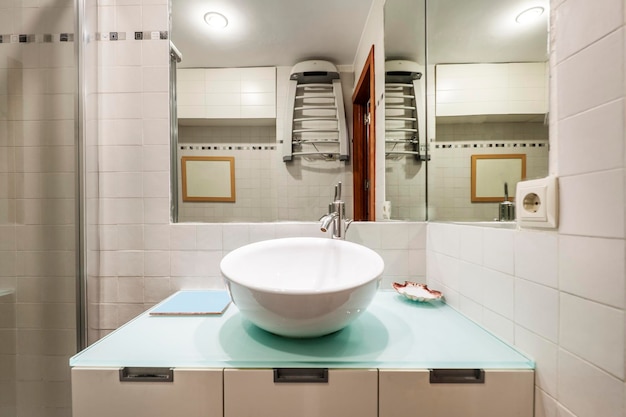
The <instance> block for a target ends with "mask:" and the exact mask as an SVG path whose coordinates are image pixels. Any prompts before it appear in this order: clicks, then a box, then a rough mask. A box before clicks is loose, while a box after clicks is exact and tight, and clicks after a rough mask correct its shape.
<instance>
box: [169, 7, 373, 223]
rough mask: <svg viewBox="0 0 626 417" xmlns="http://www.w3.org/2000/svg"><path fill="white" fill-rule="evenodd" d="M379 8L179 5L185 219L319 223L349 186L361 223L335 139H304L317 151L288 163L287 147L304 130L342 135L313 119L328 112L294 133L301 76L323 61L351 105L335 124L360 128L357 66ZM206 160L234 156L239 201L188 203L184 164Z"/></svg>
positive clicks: (179, 188) (175, 156)
mask: <svg viewBox="0 0 626 417" xmlns="http://www.w3.org/2000/svg"><path fill="white" fill-rule="evenodd" d="M371 4H372V1H371V0H367V1H363V0H342V1H341V2H336V1H334V0H318V1H316V2H285V1H284V0H264V1H262V2H261V1H257V0H230V1H228V2H225V1H220V0H214V1H206V0H203V1H200V0H185V1H172V2H171V17H172V27H171V39H172V42H173V44H174V45H175V47H176V49H177V50H178V51H180V55H182V59H181V60H180V62H177V63H176V68H177V70H176V78H177V80H176V82H175V83H173V86H172V87H175V92H176V94H175V96H176V101H177V104H176V106H175V110H176V111H177V113H178V114H177V124H176V126H175V127H174V129H173V131H176V130H177V132H176V133H177V143H176V146H174V147H173V148H174V149H172V166H177V170H176V173H177V174H178V175H177V177H176V178H173V181H172V183H173V189H174V191H173V195H177V201H176V203H177V204H176V205H175V206H176V210H174V212H175V213H177V214H176V215H175V216H174V217H177V219H178V221H180V222H257V221H290V220H293V221H300V220H306V221H317V220H318V219H319V218H320V217H321V216H322V215H323V214H325V213H327V211H328V204H329V203H330V202H331V201H332V199H333V193H334V187H335V185H336V184H337V183H339V182H341V183H342V184H343V198H344V200H345V201H346V215H347V216H348V217H352V195H353V192H352V188H353V187H352V163H351V159H347V160H346V158H345V153H346V152H345V151H344V148H343V147H342V148H341V150H340V151H339V152H334V151H329V150H327V149H330V145H332V143H331V142H332V141H333V140H335V139H333V137H332V136H329V135H330V134H329V133H328V132H323V133H320V134H319V135H318V134H317V133H310V131H309V132H306V135H300V132H297V133H298V137H297V140H298V143H297V145H298V146H301V147H303V148H304V147H305V145H306V146H308V148H307V155H296V152H294V155H296V156H294V157H293V158H284V155H285V151H284V149H283V147H284V146H283V143H284V141H285V140H291V139H292V137H293V138H296V132H295V130H303V129H309V130H310V129H311V128H312V127H313V128H316V129H317V130H318V131H321V130H332V129H337V127H336V126H330V125H329V124H328V123H331V122H329V121H328V120H323V121H321V120H320V121H318V122H316V121H311V120H310V118H311V117H316V118H319V119H322V118H325V117H326V114H327V113H319V112H321V111H322V110H307V111H305V112H304V116H306V117H309V120H308V121H307V122H306V123H308V124H305V125H304V126H299V127H298V129H296V127H294V128H293V129H294V131H293V132H287V131H286V128H285V127H284V124H285V121H284V120H285V117H286V110H287V108H288V104H289V100H290V99H292V97H291V95H290V91H289V86H290V76H291V75H292V69H293V68H294V66H295V65H296V64H298V63H301V62H304V61H310V60H319V61H322V60H323V61H327V62H329V63H331V64H332V65H333V66H334V67H335V68H336V71H337V74H338V77H339V84H340V85H339V87H342V88H339V89H338V88H334V91H339V93H333V94H334V95H335V97H332V98H333V102H335V101H339V99H341V101H343V102H344V106H343V107H344V109H345V115H341V116H340V117H339V118H338V119H337V120H335V125H341V123H340V122H341V120H339V119H345V120H347V121H348V123H347V124H346V123H345V120H344V123H343V126H346V125H347V126H348V130H350V129H351V124H352V123H351V121H352V109H351V103H352V97H351V95H352V91H353V88H354V78H355V75H354V68H353V65H354V61H355V55H356V52H357V49H358V47H359V41H360V39H361V35H362V33H363V30H364V27H365V24H366V20H367V17H368V13H369V11H370V8H371ZM209 12H217V13H219V14H221V15H223V16H224V17H225V21H224V20H223V19H222V20H221V22H222V24H221V26H224V23H226V26H225V27H222V28H216V27H211V26H209V25H208V23H211V22H213V21H215V19H214V18H213V17H211V15H209V16H208V18H207V19H205V16H206V15H207V13H209ZM213 16H215V15H213ZM314 70H315V69H314ZM307 71H308V72H310V71H311V70H307ZM358 71H360V69H358ZM316 88H317V87H316ZM313 89H314V90H315V88H313ZM322 93H323V94H326V93H327V91H321V90H319V91H317V90H316V91H311V89H310V88H307V94H309V97H308V98H307V99H306V100H304V101H306V103H305V104H308V105H310V106H312V105H318V106H322V105H324V106H326V105H327V103H328V100H326V99H324V98H321V97H320V98H315V97H312V96H314V95H316V94H317V95H319V96H321V95H322ZM297 94H299V93H297ZM297 100H300V101H297V102H296V103H299V104H296V107H302V102H303V99H300V98H298V99H297ZM316 100H317V101H316ZM325 100H326V101H325ZM291 104H293V103H291ZM296 111H300V110H296ZM316 111H318V113H315V112H316ZM294 114H296V113H292V115H294ZM302 114H303V112H302V111H300V113H298V115H296V116H292V117H294V119H299V118H302ZM294 122H295V123H298V122H297V121H296V120H294ZM295 123H294V124H293V126H295ZM311 123H313V124H315V123H318V124H317V125H315V126H312V125H311ZM344 128H345V127H344ZM349 133H350V132H348V134H349ZM307 135H308V136H307ZM320 135H321V136H320ZM348 137H351V136H348ZM304 142H306V144H305V143H304ZM308 153H315V154H308ZM200 156H202V157H232V158H234V164H233V165H234V171H235V174H234V181H233V182H234V183H235V184H236V198H235V201H228V202H225V201H222V202H215V201H183V185H184V184H182V183H181V180H182V178H181V177H182V176H181V160H182V158H183V157H185V158H189V157H200ZM290 156H291V154H290ZM187 180H189V179H187ZM192 180H193V179H192ZM216 186H220V184H216Z"/></svg>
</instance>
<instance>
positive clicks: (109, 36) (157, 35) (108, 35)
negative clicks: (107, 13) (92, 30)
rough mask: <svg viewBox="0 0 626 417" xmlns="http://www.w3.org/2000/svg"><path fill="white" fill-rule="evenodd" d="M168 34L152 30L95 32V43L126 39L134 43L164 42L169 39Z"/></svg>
mask: <svg viewBox="0 0 626 417" xmlns="http://www.w3.org/2000/svg"><path fill="white" fill-rule="evenodd" d="M169 36H170V34H169V32H168V31H167V30H152V31H138V32H128V33H127V32H97V33H96V40H97V41H125V40H127V39H134V40H136V41H150V40H153V41H154V40H166V39H169Z"/></svg>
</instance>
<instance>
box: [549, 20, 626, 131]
mask: <svg viewBox="0 0 626 417" xmlns="http://www.w3.org/2000/svg"><path fill="white" fill-rule="evenodd" d="M623 43H624V41H623V31H622V30H618V31H615V32H613V33H612V34H610V35H608V36H606V37H605V38H602V39H601V40H599V41H598V42H596V43H594V44H592V45H591V46H589V47H588V48H586V49H584V50H582V51H580V52H578V53H577V54H575V55H573V56H572V57H570V58H569V59H567V60H565V61H563V62H561V63H560V64H559V65H558V66H557V68H556V73H557V77H558V79H559V88H558V91H557V97H556V101H557V105H558V117H559V118H560V119H563V118H566V117H569V116H572V115H574V114H577V113H580V112H583V111H585V110H589V109H592V108H594V107H597V106H600V105H602V104H605V103H608V102H610V101H613V100H616V99H618V98H620V97H621V95H622V85H623V74H622V70H621V68H622V67H621V62H623V60H624V58H623V56H624V45H623ZM581 73H582V74H593V76H592V77H587V78H586V79H585V81H586V82H584V83H581V82H580V81H581V79H580V74H581Z"/></svg>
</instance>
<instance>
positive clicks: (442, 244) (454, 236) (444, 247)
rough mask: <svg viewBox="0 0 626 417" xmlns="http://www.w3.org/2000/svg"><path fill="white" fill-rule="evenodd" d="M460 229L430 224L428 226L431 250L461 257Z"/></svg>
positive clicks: (453, 226)
mask: <svg viewBox="0 0 626 417" xmlns="http://www.w3.org/2000/svg"><path fill="white" fill-rule="evenodd" d="M459 236H460V228H459V227H458V226H455V225H451V224H445V223H430V224H429V226H428V237H427V239H428V247H429V250H433V251H435V252H441V253H443V254H446V255H449V256H453V257H455V258H458V257H459V252H460V244H459V242H460V239H459Z"/></svg>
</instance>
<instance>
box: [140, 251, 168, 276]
mask: <svg viewBox="0 0 626 417" xmlns="http://www.w3.org/2000/svg"><path fill="white" fill-rule="evenodd" d="M143 268H144V272H143V274H144V276H146V277H166V276H169V275H170V270H171V264H170V253H169V251H168V252H166V251H145V252H144V266H143Z"/></svg>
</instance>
